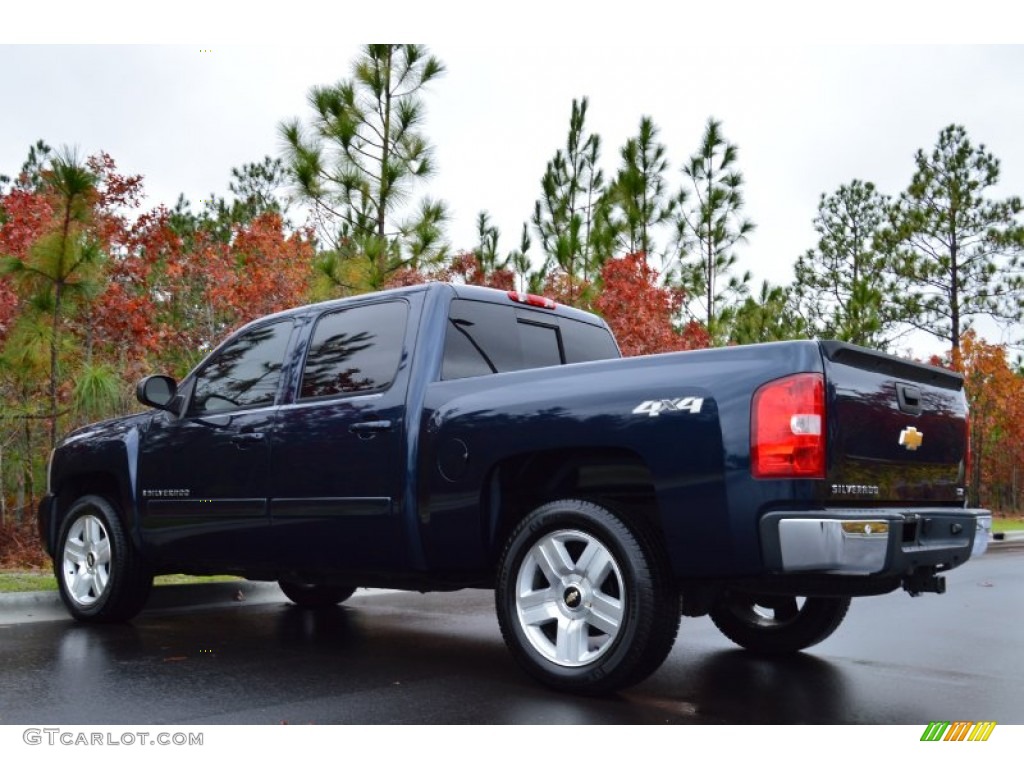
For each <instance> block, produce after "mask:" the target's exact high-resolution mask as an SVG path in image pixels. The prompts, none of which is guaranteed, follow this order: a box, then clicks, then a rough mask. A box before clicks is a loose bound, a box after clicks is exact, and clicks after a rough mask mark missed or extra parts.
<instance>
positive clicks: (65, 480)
mask: <svg viewBox="0 0 1024 768" xmlns="http://www.w3.org/2000/svg"><path fill="white" fill-rule="evenodd" d="M51 493H52V494H53V498H54V502H53V504H52V505H51V507H50V515H51V518H52V519H51V520H50V525H49V529H48V532H47V541H46V542H45V544H46V546H47V551H48V552H50V553H51V554H52V553H53V552H54V551H55V550H56V547H57V536H58V535H59V532H60V528H61V525H62V524H63V522H64V518H65V516H66V515H67V513H68V510H69V509H70V508H71V505H72V504H74V503H75V500H76V499H79V498H81V497H82V496H86V495H89V494H93V495H96V496H102V497H103V498H105V499H107V501H109V502H111V504H113V506H114V510H115V511H116V512H117V515H118V517H119V518H120V520H121V523H122V525H123V526H124V530H125V531H127V532H128V535H129V537H130V538H133V539H134V537H135V535H136V526H134V525H133V524H132V523H133V517H134V515H132V514H131V512H132V509H133V508H134V500H133V498H132V493H131V489H130V488H129V487H128V485H127V482H126V481H125V480H123V479H121V478H119V477H118V476H117V475H116V474H115V473H114V472H111V471H104V470H91V471H81V472H77V473H74V474H69V475H66V476H64V477H62V478H61V479H60V482H59V483H58V484H57V485H56V486H55V487H54V488H52V489H51ZM137 543H138V542H136V544H137Z"/></svg>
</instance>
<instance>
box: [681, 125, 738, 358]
mask: <svg viewBox="0 0 1024 768" xmlns="http://www.w3.org/2000/svg"><path fill="white" fill-rule="evenodd" d="M737 153H738V149H737V147H736V145H735V144H731V143H730V142H728V141H726V139H725V137H724V136H723V135H722V124H721V122H720V121H718V120H715V119H714V118H709V119H708V122H707V126H706V127H705V130H704V136H703V138H702V140H701V146H700V149H699V150H698V151H697V152H696V153H695V154H694V155H692V156H691V157H690V160H689V161H688V162H687V163H686V164H685V165H684V166H683V174H684V175H685V176H686V178H687V179H688V180H689V184H690V186H691V187H692V191H693V198H692V202H690V203H689V204H688V205H685V207H683V208H682V213H681V217H680V218H679V219H677V224H676V226H677V245H678V248H679V252H680V268H679V280H680V282H681V285H682V287H683V288H684V289H685V290H686V292H687V294H688V295H689V296H690V298H691V300H692V302H693V303H694V304H696V305H697V307H698V311H697V312H696V313H695V314H697V316H698V319H701V320H703V321H704V323H705V325H706V327H707V329H708V332H709V333H710V334H711V336H712V338H718V336H719V334H718V330H717V328H716V325H717V318H718V315H719V313H720V312H721V308H722V307H723V306H727V305H728V304H730V303H737V302H738V301H739V300H741V299H742V298H743V297H744V296H745V295H746V294H747V293H748V292H749V283H750V272H744V273H742V274H740V275H736V274H733V270H734V269H735V267H736V263H737V255H736V253H735V248H736V246H737V245H738V244H739V243H742V242H745V241H746V239H747V236H748V235H749V234H750V233H751V232H753V231H754V224H753V222H751V221H750V220H749V219H747V218H744V217H743V215H742V211H743V191H742V190H743V175H742V174H741V173H740V172H739V171H738V170H736V168H735V164H736V157H737ZM685 197H687V196H683V195H681V199H683V200H684V201H685ZM691 251H696V254H695V256H696V260H695V262H693V263H690V262H689V260H688V254H689V253H690V252H691ZM701 305H702V306H701Z"/></svg>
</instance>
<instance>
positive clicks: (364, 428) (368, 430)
mask: <svg viewBox="0 0 1024 768" xmlns="http://www.w3.org/2000/svg"><path fill="white" fill-rule="evenodd" d="M391 427H392V424H391V421H390V419H384V420H382V421H360V422H357V423H355V424H353V425H352V426H351V427H349V428H348V431H349V432H351V433H353V434H355V435H359V436H360V437H363V438H371V437H373V436H374V435H376V434H377V433H378V432H387V431H388V430H390V429H391Z"/></svg>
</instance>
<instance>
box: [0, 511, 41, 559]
mask: <svg viewBox="0 0 1024 768" xmlns="http://www.w3.org/2000/svg"><path fill="white" fill-rule="evenodd" d="M49 567H50V558H49V557H47V555H46V552H44V551H43V545H42V544H41V543H40V542H39V531H38V530H36V525H35V522H34V521H32V520H25V521H23V522H20V523H17V522H14V521H13V520H11V519H10V518H8V522H7V523H4V524H0V570H19V571H26V570H30V569H33V568H49Z"/></svg>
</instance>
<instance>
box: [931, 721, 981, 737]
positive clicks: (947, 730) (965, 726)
mask: <svg viewBox="0 0 1024 768" xmlns="http://www.w3.org/2000/svg"><path fill="white" fill-rule="evenodd" d="M995 728H996V724H995V723H994V722H993V721H991V720H983V721H981V722H977V723H975V722H972V721H970V720H957V721H955V722H952V723H951V722H950V721H949V720H945V721H942V720H933V721H932V722H930V723H928V727H927V728H925V729H924V733H923V734H922V735H921V741H988V737H989V736H991V735H992V731H994V730H995Z"/></svg>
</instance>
